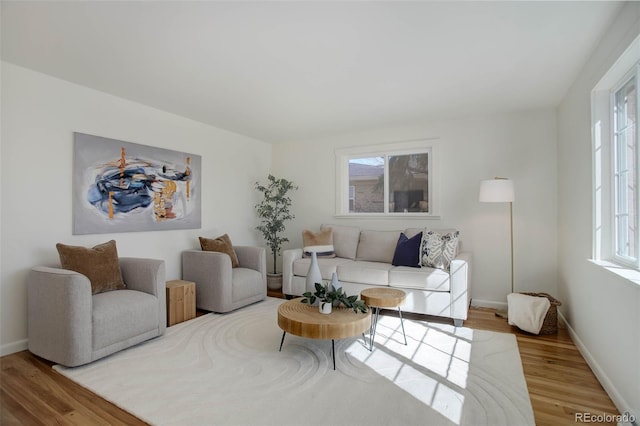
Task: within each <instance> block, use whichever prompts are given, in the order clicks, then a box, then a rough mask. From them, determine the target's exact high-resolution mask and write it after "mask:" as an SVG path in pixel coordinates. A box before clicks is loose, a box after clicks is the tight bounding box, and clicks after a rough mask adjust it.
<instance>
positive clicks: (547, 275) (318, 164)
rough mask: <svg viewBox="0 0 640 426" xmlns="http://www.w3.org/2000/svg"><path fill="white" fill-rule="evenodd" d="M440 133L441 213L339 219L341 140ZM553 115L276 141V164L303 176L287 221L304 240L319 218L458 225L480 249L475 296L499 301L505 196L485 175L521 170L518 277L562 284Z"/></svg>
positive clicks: (549, 288) (522, 282) (465, 240)
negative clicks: (493, 193)
mask: <svg viewBox="0 0 640 426" xmlns="http://www.w3.org/2000/svg"><path fill="white" fill-rule="evenodd" d="M432 137H439V138H440V139H441V149H440V153H441V159H440V163H439V164H440V182H441V184H440V194H441V209H440V213H441V219H440V220H424V219H419V220H416V219H405V220H385V219H378V220H366V221H365V220H357V219H336V218H334V212H335V207H334V206H335V197H334V188H335V175H336V173H335V155H334V152H335V149H336V148H343V147H350V146H358V145H368V144H379V143H387V142H396V141H406V140H415V139H420V138H432ZM556 170H557V164H556V125H555V111H554V110H552V109H548V110H536V111H526V112H521V113H511V114H503V115H497V116H489V117H475V118H459V119H456V120H450V121H441V122H434V123H429V122H425V124H424V125H421V126H414V127H405V128H394V129H380V130H375V131H374V130H372V131H369V132H366V133H358V134H347V135H338V136H334V137H328V138H323V139H316V140H308V141H298V142H295V143H287V144H278V145H274V149H273V171H274V173H275V174H276V175H278V176H280V177H284V178H287V179H291V180H293V181H294V182H295V183H296V184H298V185H299V187H300V190H299V191H297V192H296V193H295V194H294V196H293V197H292V198H293V211H294V213H295V215H296V220H295V222H293V223H292V224H290V225H289V226H288V228H287V235H288V237H289V239H290V240H291V242H290V243H289V244H288V247H299V246H300V245H301V244H302V236H301V232H302V230H303V229H305V228H309V229H318V227H319V226H320V224H321V223H342V224H354V225H358V226H360V227H364V228H374V229H404V228H407V227H414V226H415V227H433V228H441V227H455V228H458V229H459V230H460V232H461V239H462V247H463V250H465V251H471V252H472V253H473V263H472V268H471V270H472V291H471V294H472V298H473V304H482V305H488V306H500V304H505V306H506V295H507V293H508V292H509V291H510V285H511V284H510V272H509V262H510V258H509V208H508V204H493V203H479V202H478V189H479V185H480V181H481V180H483V179H492V178H493V177H494V176H506V177H510V178H512V179H513V180H514V183H515V188H516V201H515V202H514V204H513V215H514V218H513V220H514V239H515V249H514V253H515V287H516V290H517V291H543V292H547V293H550V294H552V295H555V294H556V278H557V274H556V271H557V261H556V255H557V251H556V233H557V228H556V217H557V216H556V215H557V213H556V212H557V200H556V198H557V197H556V187H557V180H556Z"/></svg>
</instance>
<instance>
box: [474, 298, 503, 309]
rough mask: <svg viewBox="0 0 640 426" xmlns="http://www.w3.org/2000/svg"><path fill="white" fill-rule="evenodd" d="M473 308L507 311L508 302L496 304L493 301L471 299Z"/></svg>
mask: <svg viewBox="0 0 640 426" xmlns="http://www.w3.org/2000/svg"><path fill="white" fill-rule="evenodd" d="M471 306H475V307H478V308H493V309H498V310H503V311H506V310H507V303H506V302H495V301H493V300H481V299H471Z"/></svg>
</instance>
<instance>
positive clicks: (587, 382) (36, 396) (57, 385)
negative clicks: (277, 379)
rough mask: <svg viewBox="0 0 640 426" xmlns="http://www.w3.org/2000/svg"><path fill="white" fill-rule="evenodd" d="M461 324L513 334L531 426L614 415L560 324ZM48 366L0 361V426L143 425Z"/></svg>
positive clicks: (24, 359)
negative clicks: (539, 327) (550, 328)
mask: <svg viewBox="0 0 640 426" xmlns="http://www.w3.org/2000/svg"><path fill="white" fill-rule="evenodd" d="M270 295H271V296H277V294H275V293H270ZM464 325H465V327H470V328H475V329H483V330H491V331H498V332H504V333H513V334H515V335H516V338H517V340H518V347H519V349H520V357H521V358H522V366H523V370H524V375H525V379H526V381H527V387H528V389H529V395H530V397H531V405H532V406H533V411H534V415H535V419H536V424H537V425H540V426H542V425H549V426H551V425H553V426H556V425H575V424H576V421H575V419H576V417H575V414H576V413H590V414H592V415H601V414H603V413H606V414H611V415H617V414H618V411H617V410H616V408H615V406H614V405H613V403H612V402H611V399H610V398H609V397H608V395H607V394H606V393H605V391H604V390H603V388H602V386H601V385H600V383H599V382H598V380H597V379H596V378H595V376H594V375H593V373H592V371H591V369H590V368H589V366H588V365H587V363H586V362H585V360H584V359H583V358H582V356H581V355H580V352H578V350H577V348H576V347H575V345H574V344H573V342H572V341H571V338H570V337H569V334H568V332H567V330H566V329H565V328H563V327H562V325H561V326H560V329H559V330H558V334H557V335H552V336H532V335H528V334H526V333H523V332H520V331H519V330H518V329H516V328H514V327H511V326H509V325H508V324H507V322H506V321H505V320H504V319H501V318H498V317H496V316H495V315H494V311H493V310H491V309H482V308H472V309H471V311H470V313H469V319H468V320H467V321H465V323H464ZM51 367H52V363H50V362H48V361H45V360H43V359H41V358H39V357H36V356H34V355H32V354H31V353H29V352H27V351H23V352H18V353H15V354H11V355H8V356H5V357H2V358H0V370H1V372H0V410H1V417H0V424H2V425H54V424H55V425H144V424H145V423H144V422H142V421H140V420H138V419H137V418H136V417H134V416H132V415H130V414H129V413H127V412H125V411H123V410H121V409H119V408H118V407H116V406H115V405H113V404H111V403H109V402H107V401H106V400H104V399H102V398H100V397H99V396H97V395H95V394H93V393H92V392H90V391H88V390H86V389H84V388H82V387H80V386H78V385H76V384H75V383H74V382H72V381H71V380H69V379H67V378H66V377H64V376H62V375H61V374H58V373H57V372H56V371H54V370H53V369H52V368H51ZM593 424H597V423H593ZM601 424H602V423H601ZM604 424H607V423H604ZM610 424H615V423H610Z"/></svg>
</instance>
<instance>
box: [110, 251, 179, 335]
mask: <svg viewBox="0 0 640 426" xmlns="http://www.w3.org/2000/svg"><path fill="white" fill-rule="evenodd" d="M118 261H119V263H120V271H121V272H122V279H123V280H124V283H125V284H126V285H127V289H129V290H137V291H142V292H145V293H149V294H152V295H154V296H155V297H157V298H158V308H159V309H158V325H159V327H160V328H159V332H160V334H164V332H165V330H166V328H167V291H166V288H167V280H166V271H165V263H164V260H160V259H143V258H139V257H121V258H119V259H118Z"/></svg>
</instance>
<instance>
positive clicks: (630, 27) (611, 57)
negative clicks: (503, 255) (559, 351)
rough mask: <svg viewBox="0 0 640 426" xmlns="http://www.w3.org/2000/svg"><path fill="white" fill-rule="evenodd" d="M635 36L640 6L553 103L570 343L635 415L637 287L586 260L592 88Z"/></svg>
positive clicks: (639, 407)
mask: <svg viewBox="0 0 640 426" xmlns="http://www.w3.org/2000/svg"><path fill="white" fill-rule="evenodd" d="M638 34H640V3H628V4H626V5H625V7H624V9H623V10H622V12H621V14H620V15H619V16H618V18H616V20H615V22H614V25H613V26H612V27H611V29H610V30H609V31H608V32H607V34H606V36H605V37H604V38H603V40H602V41H601V43H600V45H599V46H598V48H597V49H596V51H595V53H594V54H593V55H592V57H591V58H590V60H589V61H588V63H587V64H586V66H585V67H584V68H583V70H582V72H581V73H580V75H579V77H578V78H577V80H576V81H575V83H574V84H573V86H572V88H571V89H570V91H569V92H568V93H567V95H566V97H565V98H564V100H563V101H562V103H561V105H560V106H559V108H558V163H559V171H558V181H559V187H558V195H559V197H558V198H559V203H558V212H559V214H558V228H559V234H558V241H559V278H558V294H559V297H560V299H561V300H562V303H563V305H562V307H561V308H560V311H561V313H562V315H563V316H564V317H565V319H566V320H567V321H568V324H569V326H570V330H571V331H572V332H573V337H574V341H575V342H576V343H577V344H578V346H579V347H580V349H581V351H582V353H583V355H584V356H585V358H586V359H587V361H588V362H589V363H590V365H591V367H592V369H593V370H594V372H595V373H596V375H597V376H598V378H599V379H600V382H601V383H602V384H603V386H604V387H605V389H606V390H607V392H608V393H609V395H610V396H611V398H612V399H613V401H614V403H615V404H616V405H617V407H618V409H619V410H621V411H622V412H624V411H627V410H629V411H631V412H632V413H634V414H635V416H636V419H638V416H640V286H638V285H637V284H634V283H632V282H631V281H628V280H625V279H622V278H620V277H619V276H617V275H614V274H613V273H611V272H609V271H606V270H604V269H603V268H601V267H599V266H596V265H594V264H593V263H591V262H589V261H588V259H590V258H591V257H592V249H593V246H592V212H593V209H592V157H591V152H592V143H591V115H590V112H591V101H590V95H591V90H592V89H593V88H594V86H595V85H596V83H597V82H598V81H599V80H600V79H601V78H602V77H603V76H604V74H605V73H606V72H607V70H608V69H609V68H610V67H611V66H612V65H613V63H614V62H615V60H616V59H617V58H618V57H619V56H620V55H621V54H622V52H623V51H624V50H625V48H626V47H627V46H629V44H630V43H631V41H632V40H633V39H634V38H635V37H636V36H637V35H638Z"/></svg>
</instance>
